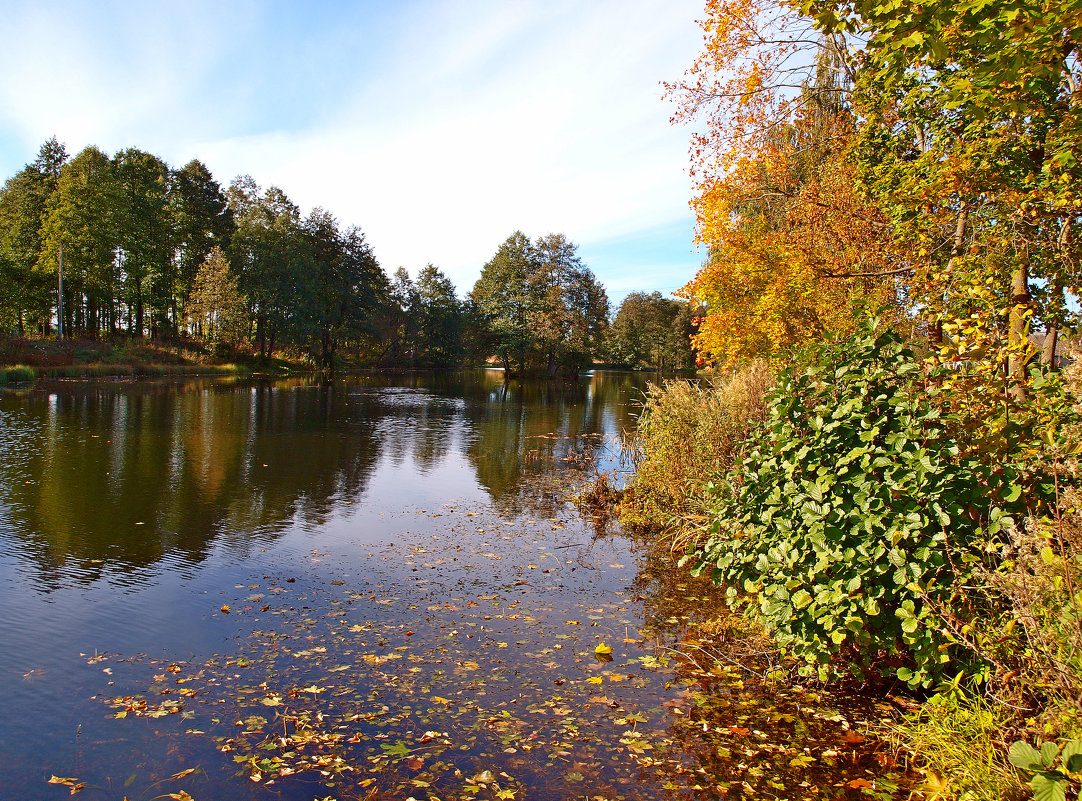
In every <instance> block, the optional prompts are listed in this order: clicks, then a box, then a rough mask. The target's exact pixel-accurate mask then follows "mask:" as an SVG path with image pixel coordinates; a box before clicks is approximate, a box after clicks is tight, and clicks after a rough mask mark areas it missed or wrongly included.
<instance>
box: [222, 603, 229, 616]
mask: <svg viewBox="0 0 1082 801" xmlns="http://www.w3.org/2000/svg"><path fill="white" fill-rule="evenodd" d="M222 611H223V612H225V613H226V614H227V615H228V614H229V604H222Z"/></svg>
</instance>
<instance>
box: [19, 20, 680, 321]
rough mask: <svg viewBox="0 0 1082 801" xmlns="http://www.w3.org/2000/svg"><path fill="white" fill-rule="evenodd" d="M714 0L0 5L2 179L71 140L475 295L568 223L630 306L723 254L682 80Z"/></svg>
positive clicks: (73, 146) (567, 230)
mask: <svg viewBox="0 0 1082 801" xmlns="http://www.w3.org/2000/svg"><path fill="white" fill-rule="evenodd" d="M701 8H702V6H701V2H700V0H691V1H690V2H689V1H688V0H649V1H647V0H575V1H572V2H559V1H557V0H547V1H546V0H502V1H501V2H488V1H487V0H458V1H457V2H430V1H429V0H426V1H425V2H352V3H347V2H323V3H319V2H316V3H309V4H301V3H286V2H243V1H238V2H230V1H229V0H226V1H225V2H203V1H202V0H195V2H185V3H183V4H165V3H161V4H154V3H148V4H137V3H129V2H103V3H93V4H91V3H85V2H71V3H50V2H42V3H33V4H31V3H15V2H12V1H11V0H6V1H5V2H4V3H0V42H2V43H3V47H0V70H2V71H3V74H4V75H5V76H6V77H5V80H4V81H3V82H2V84H0V178H7V177H9V176H10V175H12V174H13V173H15V172H16V171H17V170H19V169H20V168H21V167H22V166H23V165H24V164H25V163H27V162H28V161H30V160H32V159H33V158H34V156H35V154H36V152H37V149H38V147H39V146H40V144H41V143H42V142H43V141H44V140H45V139H47V138H48V137H50V136H53V135H55V136H57V137H58V138H59V139H60V140H61V141H62V142H64V143H66V144H67V147H68V150H69V152H71V153H73V154H74V153H75V152H78V150H80V149H81V148H82V147H84V146H86V145H89V144H95V145H98V146H99V147H101V148H102V149H103V150H105V151H106V152H109V153H112V152H114V151H116V150H118V149H120V148H124V147H140V148H143V149H145V150H149V151H151V152H153V153H156V154H157V155H159V156H161V157H162V158H164V159H165V160H166V161H168V162H169V163H170V164H172V165H174V166H182V165H183V164H185V163H187V162H188V161H189V160H191V159H193V158H199V159H201V160H202V161H204V162H205V163H206V164H207V165H208V166H209V167H210V169H211V171H212V172H213V173H214V175H215V177H216V178H217V179H218V180H219V181H220V182H221V183H222V184H223V185H227V184H228V183H229V181H231V180H232V178H233V177H234V176H236V175H239V174H243V173H248V174H250V175H252V176H253V177H254V178H255V179H256V181H257V182H259V183H260V184H261V185H263V186H269V185H272V184H273V185H277V186H279V187H281V188H282V189H283V190H284V191H285V192H286V193H287V194H288V195H289V196H290V197H291V198H292V199H293V200H294V201H295V202H296V203H298V204H299V205H300V206H301V209H302V211H303V212H305V213H307V212H308V210H309V209H311V208H312V207H313V206H316V205H319V206H322V207H324V208H326V209H328V210H329V211H331V212H332V213H333V214H335V216H336V217H338V219H339V220H340V221H341V222H342V223H343V224H344V225H348V224H356V225H359V226H360V227H361V229H362V230H364V232H365V234H366V236H367V237H368V240H369V242H370V243H371V244H372V246H373V249H374V251H375V254H376V256H377V258H378V259H379V260H380V262H381V264H383V266H384V268H385V269H387V271H388V272H393V271H394V270H395V269H396V268H397V267H399V266H404V267H406V268H407V269H409V270H410V272H411V273H413V274H416V273H417V271H418V270H419V269H420V268H421V267H422V266H424V265H425V264H426V263H428V262H431V263H433V264H436V265H437V266H438V267H440V268H441V269H443V270H444V272H446V273H447V274H448V275H449V276H450V277H451V278H452V280H454V282H455V284H456V285H457V286H458V288H459V291H460V293H465V292H466V291H468V290H469V288H470V287H471V286H472V285H473V282H474V281H475V280H476V279H477V276H478V275H479V273H480V269H481V267H482V265H483V264H484V263H485V261H487V260H488V259H489V258H490V257H491V256H492V254H493V253H494V252H495V250H496V248H497V247H498V246H499V244H500V243H501V242H502V241H503V240H504V239H506V238H507V236H508V235H510V234H511V233H512V232H513V231H514V230H516V229H521V230H523V231H525V232H526V233H527V234H529V235H531V236H535V237H536V236H538V235H541V234H545V233H549V232H552V231H555V232H562V233H564V234H566V235H567V236H569V237H570V238H571V239H572V240H573V241H575V242H576V243H578V244H579V246H580V254H581V255H582V256H583V258H584V259H585V261H586V262H587V264H588V265H589V266H590V267H591V268H592V269H593V270H594V272H595V273H597V275H598V277H599V278H600V279H601V280H602V282H603V283H604V284H605V285H606V287H608V289H609V293H610V296H611V297H613V298H614V299H616V300H619V299H620V298H622V297H623V296H624V295H625V294H626V293H627V292H630V291H633V290H637V289H641V290H645V291H653V290H659V291H662V292H664V293H669V292H671V291H673V290H674V289H677V288H679V287H680V286H681V285H683V284H684V283H685V282H686V281H687V280H689V279H690V278H691V277H692V276H693V275H694V273H695V271H696V269H697V268H698V265H699V263H700V261H701V259H702V255H701V254H700V253H699V252H698V251H697V250H696V248H695V245H694V242H693V219H692V216H691V212H690V210H689V208H688V205H687V202H688V199H689V197H690V195H691V183H690V179H689V178H688V175H687V164H688V156H687V146H688V139H689V134H690V132H689V131H688V130H687V129H685V128H674V127H672V126H670V124H669V117H670V115H671V113H672V110H673V109H672V107H671V106H670V104H669V103H667V102H666V101H664V100H663V99H662V97H661V96H662V88H661V85H660V83H661V81H664V80H673V79H676V78H678V77H679V76H680V75H681V74H682V72H683V70H684V69H685V68H686V67H687V66H688V65H689V64H690V63H691V60H692V58H693V57H694V55H695V53H696V51H697V50H698V48H699V45H700V43H701V33H700V31H699V30H698V28H697V26H696V24H695V19H696V18H697V17H698V16H700V14H701Z"/></svg>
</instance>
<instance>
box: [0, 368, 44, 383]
mask: <svg viewBox="0 0 1082 801" xmlns="http://www.w3.org/2000/svg"><path fill="white" fill-rule="evenodd" d="M37 377H38V371H37V370H35V369H34V368H33V367H27V366H25V365H21V364H17V365H15V366H14V367H0V384H12V383H15V382H16V381H33V380H34V379H35V378H37Z"/></svg>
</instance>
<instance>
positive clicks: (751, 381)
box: [621, 361, 774, 532]
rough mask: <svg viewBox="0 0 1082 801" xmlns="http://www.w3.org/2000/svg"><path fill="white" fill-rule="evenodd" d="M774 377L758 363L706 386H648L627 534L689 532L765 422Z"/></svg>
mask: <svg viewBox="0 0 1082 801" xmlns="http://www.w3.org/2000/svg"><path fill="white" fill-rule="evenodd" d="M773 383H774V377H773V375H772V374H771V372H770V369H769V367H768V366H767V364H766V363H765V362H761V361H757V362H753V363H751V364H749V365H746V366H744V367H742V368H740V369H738V370H735V371H733V372H731V373H729V374H726V375H724V376H720V377H717V378H714V379H710V380H706V381H698V382H691V381H680V380H675V381H667V382H666V383H665V384H663V385H661V386H656V385H655V386H651V387H650V389H649V390H648V392H647V394H646V398H645V399H644V402H643V410H642V414H641V416H640V417H639V425H638V429H637V431H636V432H635V434H634V435H633V436H632V438H631V447H632V449H633V452H634V461H635V463H636V472H635V474H634V476H633V478H632V479H631V481H630V482H629V484H628V487H627V492H626V493H625V499H624V500H625V503H624V509H623V511H622V514H621V522H622V523H624V525H625V526H629V527H632V528H653V529H667V530H669V531H670V532H676V531H681V530H683V531H688V530H693V529H694V527H695V523H696V521H700V520H701V519H703V518H704V516H705V513H706V512H707V510H708V495H709V491H708V487H707V485H708V484H710V483H711V482H721V481H724V476H725V473H726V472H727V471H728V470H729V469H730V468H731V467H732V466H733V464H734V462H735V461H736V459H737V457H738V456H739V453H740V448H741V444H742V443H743V441H744V439H745V438H746V437H747V435H748V433H749V432H750V430H751V428H752V427H753V426H754V425H755V424H756V423H758V422H760V421H762V420H763V419H764V418H765V416H766V401H765V395H766V393H767V391H768V390H769V389H770V387H771V386H773Z"/></svg>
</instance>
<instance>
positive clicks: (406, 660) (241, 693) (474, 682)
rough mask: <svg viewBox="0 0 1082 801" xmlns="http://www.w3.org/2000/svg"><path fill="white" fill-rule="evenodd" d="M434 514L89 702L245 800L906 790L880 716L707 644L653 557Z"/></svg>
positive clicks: (663, 556)
mask: <svg viewBox="0 0 1082 801" xmlns="http://www.w3.org/2000/svg"><path fill="white" fill-rule="evenodd" d="M437 516H438V517H439V518H440V519H439V520H438V521H436V522H431V517H432V516H431V515H427V514H426V517H428V518H429V522H427V523H426V524H425V533H424V535H423V544H422V543H421V542H419V540H420V539H421V535H418V534H415V533H412V532H409V531H407V532H404V533H403V534H402V536H401V537H399V538H398V540H399V541H398V542H396V543H394V544H390V543H383V544H380V545H376V546H366V547H367V551H366V550H365V549H364V548H362V552H361V553H360V554H358V553H357V552H356V551H354V552H353V553H331V552H329V551H319V552H317V551H313V552H312V555H311V558H310V559H309V560H308V563H307V565H308V566H307V568H305V570H295V571H291V572H289V574H288V575H286V574H283V575H281V576H273V575H268V576H262V577H261V578H259V577H253V580H252V583H251V584H249V585H240V587H238V589H244V590H245V591H249V590H251V589H257V588H258V589H260V590H261V599H260V600H261V601H262V600H263V599H266V600H267V602H266V603H265V604H264V605H262V606H255V605H252V606H241V604H243V603H244V602H245V599H244V598H239V597H238V600H237V601H235V602H234V605H233V606H232V607H231V606H230V605H228V604H226V605H223V607H222V611H223V612H224V611H225V610H226V609H230V611H232V613H233V616H234V617H236V616H238V615H239V616H241V617H242V618H243V619H246V620H248V621H249V622H250V624H251V625H250V628H245V629H244V630H243V631H244V632H246V633H242V634H241V635H240V636H239V637H238V639H237V641H236V642H235V647H234V648H233V649H232V650H231V651H230V652H229V653H223V654H219V655H216V656H214V657H212V658H210V659H205V660H201V661H192V662H187V663H185V662H180V661H177V660H156V659H152V658H149V657H146V656H139V657H129V658H126V659H121V658H119V657H109V658H111V659H114V660H115V661H116V662H117V663H120V662H124V663H127V665H128V667H129V669H130V670H132V671H135V673H136V674H139V672H140V671H141V672H142V678H139V675H136V676H135V678H134V680H135V681H136V685H135V686H136V688H137V689H138V690H139V691H137V692H133V693H130V694H112V693H111V692H109V691H108V690H109V688H105V689H103V691H102V692H100V693H99V694H98V695H96V696H95V699H96V700H98V701H100V702H101V703H102V704H104V705H105V706H106V707H107V708H108V709H109V714H110V715H111V716H112V717H114V718H116V719H132V718H147V719H151V720H154V721H155V725H158V726H163V727H164V728H161V729H159V730H158V731H157V732H156V733H157V735H158V736H167V737H173V738H176V739H178V740H183V739H185V738H196V739H199V740H201V741H209V742H210V743H212V744H213V747H214V749H215V750H216V751H217V752H218V754H219V755H220V759H221V760H223V762H226V761H227V762H228V763H230V764H232V765H233V770H234V774H235V777H236V779H235V780H236V781H243V782H244V783H245V785H246V786H247V788H249V789H248V790H246V792H248V793H251V792H254V791H255V789H256V788H258V787H262V788H266V790H267V796H266V797H271V795H273V794H278V793H280V792H281V791H282V790H284V789H286V788H287V787H288V785H289V783H292V782H306V784H305V786H310V784H311V783H312V782H315V783H317V784H318V785H319V788H320V789H319V790H318V792H319V793H324V794H326V797H327V798H335V799H342V800H343V801H344V800H345V799H360V798H384V797H386V798H402V799H405V798H408V797H409V798H414V799H417V801H422V800H423V799H430V801H446V799H475V798H477V799H518V798H531V799H538V798H544V799H547V798H552V799H570V798H582V797H584V794H588V797H589V798H590V799H593V801H598V799H600V800H601V801H623V800H624V799H628V800H630V799H651V798H659V797H673V798H678V797H695V798H735V797H758V796H766V797H777V798H874V799H888V798H902V797H906V796H907V795H908V792H909V787H910V785H911V779H912V777H911V776H909V775H907V774H906V773H905V771H904V770H903V768H902V767H901V766H899V765H896V764H895V763H894V759H893V756H892V755H891V753H890V752H889V750H888V749H887V748H886V747H885V745H884V744H883V743H882V742H881V741H880V740H879V739H878V738H877V737H876V736H875V732H876V731H879V730H880V727H881V725H882V724H883V723H884V722H889V721H890V720H892V719H893V718H894V716H895V711H894V708H893V706H892V705H890V704H889V703H887V702H886V701H884V700H883V699H882V698H879V699H877V698H875V697H869V696H867V695H859V694H857V693H855V692H853V693H845V692H843V691H837V692H829V691H827V690H826V689H824V688H811V687H804V686H801V685H797V684H792V683H789V682H787V681H785V680H784V679H783V678H782V677H781V674H782V673H783V672H784V667H785V666H784V664H780V663H777V662H776V661H775V657H774V656H773V655H772V654H770V653H769V651H768V650H766V649H764V650H763V651H761V652H757V653H749V652H747V649H746V648H745V650H744V651H740V647H743V646H745V645H746V644H747V641H746V640H743V639H740V638H739V637H737V638H735V639H734V644H735V646H736V647H729V648H726V647H725V646H724V643H725V641H726V637H728V636H729V635H728V634H727V633H726V632H723V631H721V632H719V630H718V627H717V624H716V621H718V620H725V619H726V618H725V613H724V611H723V609H722V607H721V600H720V596H721V593H718V592H716V591H715V590H713V589H712V588H710V587H709V586H708V585H707V584H705V583H704V582H702V581H700V580H697V579H693V578H691V577H690V576H688V575H687V574H686V573H684V572H682V571H677V570H676V569H675V568H674V567H673V565H672V562H671V557H669V555H668V554H667V553H663V552H660V551H659V549H657V548H652V547H650V546H649V545H648V544H643V543H638V544H636V543H632V542H630V541H629V540H626V539H624V538H623V537H621V536H603V537H595V538H593V539H591V538H590V537H589V536H588V535H587V534H585V529H584V528H581V527H578V526H577V525H573V523H572V521H569V520H563V521H555V520H551V519H540V520H537V521H531V520H528V519H525V518H517V519H513V520H508V519H505V518H504V515H502V514H500V513H498V512H497V511H494V510H491V509H485V508H482V509H477V510H471V511H464V510H463V511H459V510H458V509H451V510H450V511H449V510H448V509H444V510H443V512H442V514H440V515H437ZM571 549H574V550H571ZM569 557H570V558H569ZM626 565H630V566H626ZM257 581H258V583H257ZM257 603H258V602H257ZM213 611H217V610H213ZM719 643H722V644H723V645H721V646H719ZM103 659H105V657H104V656H99V655H95V657H94V658H93V662H94V663H95V664H96V663H97V662H99V661H103ZM140 684H141V686H140ZM117 725H134V724H132V723H131V722H130V720H129V721H126V722H125V723H124V724H117ZM181 774H183V775H184V776H187V775H188V774H187V773H185V772H181V773H178V774H174V776H173V778H178V777H179V776H181ZM55 778H56V777H54V779H55ZM50 781H53V780H52V779H51V780H50ZM70 781H71V782H72V783H71V784H70V785H69V784H68V783H67V782H68V780H63V782H62V783H64V784H65V785H66V786H68V787H69V789H70V790H71V792H72V793H74V792H78V790H76V789H75V787H76V786H78V789H80V790H81V789H82V788H83V786H84V785H83V784H82V783H80V782H78V781H77V780H74V779H72V780H70ZM54 783H61V782H54ZM180 792H183V793H185V794H186V793H187V791H186V790H181V791H180ZM215 792H218V793H220V792H221V790H220V789H218V790H215ZM168 797H180V796H176V795H172V796H168ZM260 797H262V796H260Z"/></svg>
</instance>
